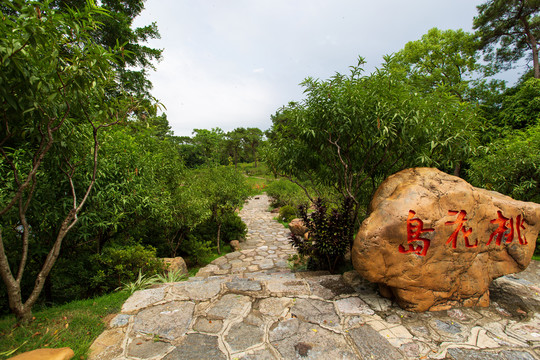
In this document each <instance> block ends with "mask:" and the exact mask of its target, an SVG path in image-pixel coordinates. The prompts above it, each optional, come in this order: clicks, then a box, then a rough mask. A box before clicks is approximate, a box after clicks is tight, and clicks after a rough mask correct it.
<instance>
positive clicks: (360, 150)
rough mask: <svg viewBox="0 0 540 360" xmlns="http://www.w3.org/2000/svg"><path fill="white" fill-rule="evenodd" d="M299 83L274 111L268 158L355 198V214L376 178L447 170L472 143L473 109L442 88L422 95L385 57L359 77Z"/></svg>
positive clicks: (355, 71)
mask: <svg viewBox="0 0 540 360" xmlns="http://www.w3.org/2000/svg"><path fill="white" fill-rule="evenodd" d="M362 64H363V59H361V61H360V63H359V65H358V66H354V67H352V70H351V74H350V75H348V76H347V75H342V74H336V75H335V76H333V77H332V78H330V79H328V80H325V81H321V80H315V79H311V78H308V79H306V80H305V81H304V82H303V84H302V85H303V86H304V87H305V91H304V93H305V94H306V99H305V100H304V101H303V102H302V103H299V104H295V103H293V104H290V105H289V106H288V107H286V108H284V109H283V110H282V111H281V113H282V114H283V116H281V115H280V114H277V115H276V116H274V117H273V119H272V120H273V122H274V127H273V128H272V130H271V133H270V134H269V136H268V137H269V141H270V149H269V151H268V155H267V162H268V163H269V165H270V166H271V167H272V168H273V169H274V170H275V171H276V172H277V173H278V174H280V175H286V176H288V177H289V178H290V179H292V180H294V181H296V182H297V183H301V182H302V181H303V180H306V179H308V180H311V181H312V182H313V183H315V184H324V185H326V186H330V187H334V188H335V190H336V191H337V192H338V193H340V194H341V195H342V196H343V198H344V199H345V198H347V197H351V198H352V199H353V201H354V203H355V218H356V215H357V214H358V213H359V211H360V210H361V209H365V207H366V205H367V203H368V202H369V200H370V198H371V195H372V193H373V192H374V191H375V190H376V188H377V186H378V185H379V184H380V182H381V181H382V180H383V179H384V178H386V177H387V176H389V175H390V174H392V173H393V172H396V171H398V170H400V169H403V168H405V167H410V166H418V165H427V166H438V167H441V168H443V169H447V170H448V169H452V168H453V167H454V165H455V162H456V161H460V160H462V159H463V158H464V157H465V156H467V152H468V151H469V150H470V147H471V146H473V144H472V141H471V138H470V137H469V135H470V129H471V127H473V126H474V124H475V121H474V113H473V109H472V108H471V107H470V106H469V105H468V104H467V103H462V102H460V101H459V99H457V98H456V97H455V96H453V95H451V94H449V93H448V92H443V91H437V92H434V93H425V92H422V91H419V89H417V88H415V87H414V86H412V85H411V83H410V82H409V81H407V79H406V78H405V77H404V76H403V73H402V72H397V73H395V72H393V69H394V68H393V67H392V66H389V64H388V63H386V64H385V65H384V66H383V68H381V69H379V70H377V71H376V72H374V73H373V74H371V75H368V76H363V75H362V67H361V66H362Z"/></svg>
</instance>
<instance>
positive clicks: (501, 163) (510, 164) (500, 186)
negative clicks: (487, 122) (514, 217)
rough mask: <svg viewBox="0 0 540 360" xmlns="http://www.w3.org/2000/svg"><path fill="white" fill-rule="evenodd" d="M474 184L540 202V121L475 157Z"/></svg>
mask: <svg viewBox="0 0 540 360" xmlns="http://www.w3.org/2000/svg"><path fill="white" fill-rule="evenodd" d="M469 178H470V181H471V183H472V184H473V185H475V186H479V187H483V188H486V189H489V190H495V191H498V192H501V193H503V194H506V195H509V196H511V197H513V198H515V199H519V200H524V201H533V202H537V203H540V124H537V125H535V126H531V127H529V128H528V129H525V130H522V131H514V132H513V133H511V134H508V135H507V136H506V137H504V138H501V139H499V140H496V141H494V142H493V143H491V144H490V145H489V146H488V147H486V148H484V153H483V155H481V156H479V157H477V158H475V159H473V160H472V161H471V167H470V170H469Z"/></svg>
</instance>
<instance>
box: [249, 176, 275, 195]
mask: <svg viewBox="0 0 540 360" xmlns="http://www.w3.org/2000/svg"><path fill="white" fill-rule="evenodd" d="M246 182H247V184H248V185H249V187H250V189H251V194H252V195H261V194H262V193H263V192H265V191H266V188H267V187H268V185H269V184H270V183H271V182H272V180H271V179H267V178H261V177H257V176H248V177H246Z"/></svg>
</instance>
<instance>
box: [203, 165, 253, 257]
mask: <svg viewBox="0 0 540 360" xmlns="http://www.w3.org/2000/svg"><path fill="white" fill-rule="evenodd" d="M192 181H193V182H194V184H193V186H194V188H195V189H197V190H196V191H197V193H199V194H201V196H202V197H204V198H205V199H206V200H207V206H208V209H210V212H211V214H212V215H211V219H212V220H213V221H215V223H216V224H217V234H216V248H217V252H218V254H221V245H220V243H221V227H222V225H223V222H224V219H225V218H226V217H227V216H228V215H229V214H231V213H233V212H234V211H235V210H236V209H238V208H240V206H241V205H242V204H243V203H244V201H245V199H247V197H248V196H249V186H248V185H247V183H246V180H245V177H244V176H243V175H242V174H240V173H239V172H238V171H237V170H236V169H234V168H232V167H228V166H220V167H210V168H206V169H204V170H202V171H200V172H199V173H198V174H197V176H196V177H194V178H192Z"/></svg>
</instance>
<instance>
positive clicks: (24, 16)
mask: <svg viewBox="0 0 540 360" xmlns="http://www.w3.org/2000/svg"><path fill="white" fill-rule="evenodd" d="M5 8H8V9H9V11H8V14H2V16H1V20H0V34H1V35H2V36H0V59H1V60H0V117H1V118H2V119H3V120H2V126H1V128H0V153H1V157H0V193H1V194H0V201H1V205H0V216H1V221H2V224H1V228H0V241H2V242H3V244H2V245H4V246H2V254H0V274H1V275H2V279H3V280H4V282H5V283H6V290H7V292H8V294H9V295H10V299H11V301H10V308H11V309H12V311H14V312H16V313H17V316H19V318H20V320H21V321H27V320H29V319H30V318H31V313H30V309H31V307H32V305H33V304H34V303H35V301H37V298H38V296H39V294H40V293H41V290H42V289H43V286H44V281H36V282H35V285H34V284H30V285H29V283H31V282H32V280H31V279H30V278H29V276H25V281H24V282H21V280H22V277H23V276H22V275H23V272H24V271H23V270H24V269H26V270H25V271H26V274H25V275H30V274H31V275H32V276H34V275H36V276H37V275H38V272H39V276H38V278H41V279H46V278H47V276H48V274H49V272H50V271H51V269H52V267H53V265H54V263H55V261H56V259H57V256H58V253H59V251H60V248H61V245H62V242H63V240H64V238H65V237H66V235H67V234H68V232H69V231H70V230H71V229H72V228H73V226H75V225H76V223H77V222H78V214H79V213H80V212H81V210H82V209H83V206H84V205H85V203H86V201H87V199H88V196H89V195H90V193H91V190H92V188H93V185H94V180H95V175H96V169H97V162H98V161H97V160H98V159H99V140H100V137H101V134H102V133H103V131H105V130H106V129H107V128H108V127H110V126H112V125H115V124H117V123H120V122H124V121H126V118H127V117H128V114H131V113H132V112H133V110H134V109H135V108H137V107H138V104H136V103H135V101H134V99H132V98H130V97H127V96H126V95H125V94H124V93H122V92H119V91H117V92H116V93H115V96H114V97H110V96H109V95H110V93H109V90H110V89H111V88H112V87H114V86H115V84H114V78H115V67H114V64H115V62H117V61H119V59H120V58H121V56H118V53H116V51H117V50H118V49H111V48H107V49H105V48H103V47H102V46H100V45H98V44H96V43H95V41H94V38H93V35H92V34H93V32H94V31H96V30H97V29H98V28H99V26H100V25H101V24H100V23H99V22H97V21H96V18H97V17H101V16H106V11H104V10H103V9H101V8H98V7H96V6H95V5H94V4H93V2H90V1H89V2H87V3H86V6H84V8H83V9H82V10H80V11H76V10H71V9H69V10H65V11H62V12H60V11H56V10H55V9H54V8H52V7H51V2H49V1H45V2H31V3H29V2H24V1H19V0H17V1H12V2H4V3H3V7H2V9H5ZM4 249H5V251H6V252H7V254H3V252H4ZM30 249H31V250H30ZM28 253H30V254H32V255H31V258H32V259H31V260H30V261H28V264H27V260H28V259H29V257H28V256H27V255H28ZM4 255H6V256H4ZM8 259H9V260H8ZM26 265H28V268H27V267H26ZM19 269H20V271H19ZM21 285H22V286H27V285H28V286H29V288H26V289H23V290H21V289H20V288H19V287H20V286H21ZM21 293H22V294H24V296H25V299H24V300H23V299H22V298H21V296H20V294H21ZM26 296H27V298H26ZM23 303H24V306H23V305H22V304H23Z"/></svg>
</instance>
